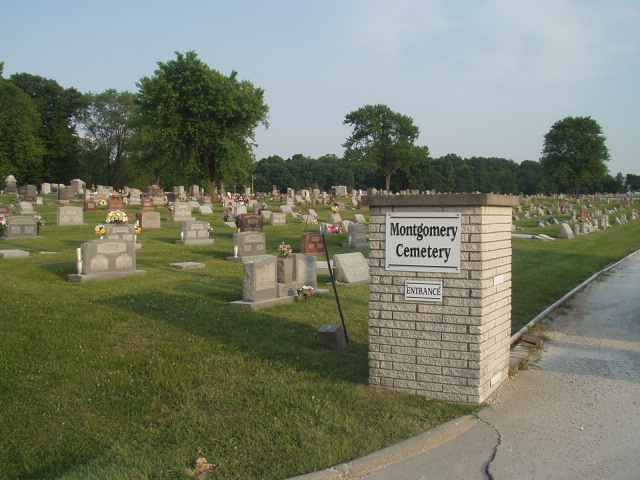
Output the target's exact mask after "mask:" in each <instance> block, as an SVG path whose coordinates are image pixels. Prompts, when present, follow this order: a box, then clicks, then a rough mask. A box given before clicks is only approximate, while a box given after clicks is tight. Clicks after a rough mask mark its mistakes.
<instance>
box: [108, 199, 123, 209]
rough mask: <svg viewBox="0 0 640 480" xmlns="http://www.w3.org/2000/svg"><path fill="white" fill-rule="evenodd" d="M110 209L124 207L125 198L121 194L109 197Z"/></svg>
mask: <svg viewBox="0 0 640 480" xmlns="http://www.w3.org/2000/svg"><path fill="white" fill-rule="evenodd" d="M108 204H109V210H122V209H124V199H123V198H122V197H120V196H113V197H109V202H108Z"/></svg>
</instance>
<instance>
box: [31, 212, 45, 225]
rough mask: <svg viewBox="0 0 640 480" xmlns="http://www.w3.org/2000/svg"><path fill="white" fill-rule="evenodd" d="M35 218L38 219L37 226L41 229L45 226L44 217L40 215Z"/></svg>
mask: <svg viewBox="0 0 640 480" xmlns="http://www.w3.org/2000/svg"><path fill="white" fill-rule="evenodd" d="M33 218H35V219H36V225H37V226H39V227H41V226H42V225H44V220H43V219H42V217H41V216H40V215H34V216H33Z"/></svg>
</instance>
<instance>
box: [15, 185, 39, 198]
mask: <svg viewBox="0 0 640 480" xmlns="http://www.w3.org/2000/svg"><path fill="white" fill-rule="evenodd" d="M18 194H19V195H20V196H21V197H36V196H37V195H38V188H37V187H36V186H35V185H23V186H21V187H20V188H19V189H18Z"/></svg>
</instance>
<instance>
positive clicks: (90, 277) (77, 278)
mask: <svg viewBox="0 0 640 480" xmlns="http://www.w3.org/2000/svg"><path fill="white" fill-rule="evenodd" d="M145 273H147V271H146V270H128V271H122V272H102V273H90V274H82V273H72V274H70V275H69V277H68V281H69V282H71V283H86V282H95V281H100V280H113V279H116V278H125V277H133V276H136V275H144V274H145Z"/></svg>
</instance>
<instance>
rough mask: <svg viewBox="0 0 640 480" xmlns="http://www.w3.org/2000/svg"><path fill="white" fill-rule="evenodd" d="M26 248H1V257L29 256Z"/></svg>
mask: <svg viewBox="0 0 640 480" xmlns="http://www.w3.org/2000/svg"><path fill="white" fill-rule="evenodd" d="M28 256H29V252H27V251H26V250H0V258H24V257H28Z"/></svg>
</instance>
